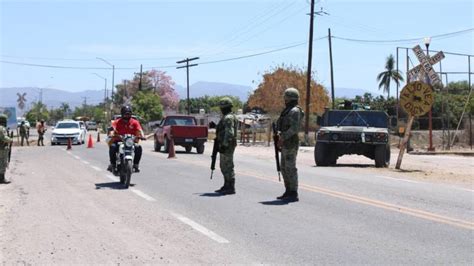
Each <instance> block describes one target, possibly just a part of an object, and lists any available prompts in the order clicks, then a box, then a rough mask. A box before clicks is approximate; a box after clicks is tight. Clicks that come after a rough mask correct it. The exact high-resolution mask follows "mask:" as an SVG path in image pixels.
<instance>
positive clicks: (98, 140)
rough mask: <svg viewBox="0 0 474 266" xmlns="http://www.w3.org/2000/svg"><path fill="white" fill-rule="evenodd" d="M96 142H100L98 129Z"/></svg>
mask: <svg viewBox="0 0 474 266" xmlns="http://www.w3.org/2000/svg"><path fill="white" fill-rule="evenodd" d="M97 142H100V131H99V130H97Z"/></svg>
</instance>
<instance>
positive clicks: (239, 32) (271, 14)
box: [199, 1, 296, 55]
mask: <svg viewBox="0 0 474 266" xmlns="http://www.w3.org/2000/svg"><path fill="white" fill-rule="evenodd" d="M294 4H296V1H293V2H291V3H289V4H287V5H284V6H281V5H275V6H274V7H276V8H272V9H271V11H269V12H267V13H264V14H263V15H262V16H258V17H257V20H254V21H251V22H250V23H248V24H247V25H246V26H244V27H242V28H241V29H240V30H237V31H235V32H233V36H232V35H231V36H230V37H229V38H227V39H226V40H223V41H221V42H219V43H218V44H217V45H216V47H215V48H212V50H220V51H222V48H223V47H224V46H227V44H229V43H231V42H232V41H234V40H238V38H239V37H241V36H245V35H246V34H247V33H250V32H251V31H252V30H255V29H256V28H258V27H259V26H261V25H263V24H264V23H265V22H267V21H268V20H270V19H271V18H273V17H275V16H277V15H278V14H280V13H282V12H286V11H288V9H289V8H290V7H291V6H293V5H294ZM210 49H211V48H207V49H205V50H204V51H201V52H200V53H199V54H201V55H204V54H205V53H207V52H208V51H209V50H210Z"/></svg>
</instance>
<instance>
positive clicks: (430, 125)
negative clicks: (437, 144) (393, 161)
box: [423, 37, 435, 151]
mask: <svg viewBox="0 0 474 266" xmlns="http://www.w3.org/2000/svg"><path fill="white" fill-rule="evenodd" d="M423 41H424V43H425V46H426V56H427V57H428V58H429V57H430V51H429V47H430V43H431V37H426V38H424V39H423ZM426 83H428V84H430V85H431V80H430V77H429V76H428V73H426ZM432 109H433V107H431V108H430V111H429V112H428V129H429V140H430V146H429V147H428V151H435V148H434V147H433V116H432Z"/></svg>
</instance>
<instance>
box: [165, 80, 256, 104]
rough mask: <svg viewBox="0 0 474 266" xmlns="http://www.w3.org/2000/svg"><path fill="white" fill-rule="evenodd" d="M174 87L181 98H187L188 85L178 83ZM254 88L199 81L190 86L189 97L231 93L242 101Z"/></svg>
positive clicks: (245, 99)
mask: <svg viewBox="0 0 474 266" xmlns="http://www.w3.org/2000/svg"><path fill="white" fill-rule="evenodd" d="M174 89H175V90H176V92H177V93H178V94H179V98H180V99H186V97H187V92H186V87H183V86H180V85H176V86H175V87H174ZM252 90H253V89H252V87H250V86H243V85H236V84H229V83H222V82H207V81H199V82H196V83H194V84H192V85H190V86H189V98H197V97H202V96H205V95H208V96H220V95H231V96H237V97H239V98H240V100H241V101H247V98H248V95H249V93H250V92H252Z"/></svg>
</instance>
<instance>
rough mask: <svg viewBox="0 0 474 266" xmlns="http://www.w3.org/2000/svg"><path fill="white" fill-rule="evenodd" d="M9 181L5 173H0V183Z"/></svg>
mask: <svg viewBox="0 0 474 266" xmlns="http://www.w3.org/2000/svg"><path fill="white" fill-rule="evenodd" d="M9 183H10V181H8V180H6V179H5V174H0V184H9Z"/></svg>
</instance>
